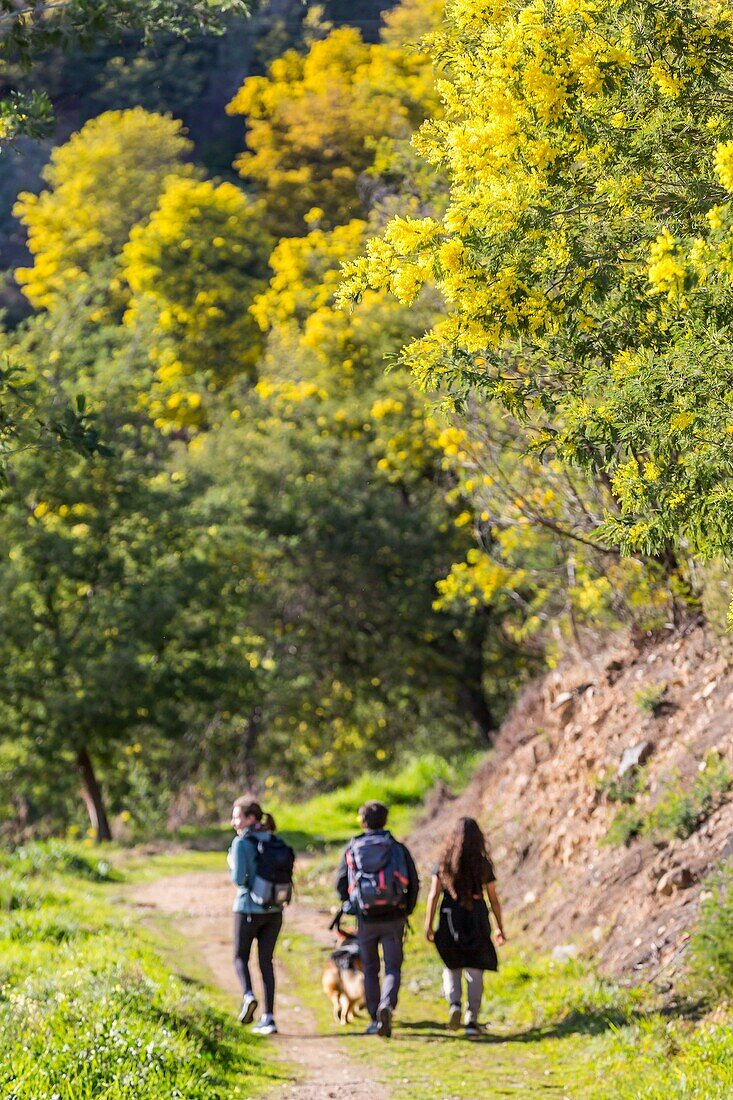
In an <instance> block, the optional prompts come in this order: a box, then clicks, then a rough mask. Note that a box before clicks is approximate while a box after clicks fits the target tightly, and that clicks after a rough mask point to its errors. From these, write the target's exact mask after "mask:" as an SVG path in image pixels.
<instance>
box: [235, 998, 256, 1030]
mask: <svg viewBox="0 0 733 1100" xmlns="http://www.w3.org/2000/svg"><path fill="white" fill-rule="evenodd" d="M256 1011H257V998H256V997H255V995H254V993H245V995H244V997H243V998H242V1008H241V1010H240V1013H239V1016H238V1019H239V1022H240V1023H242V1024H251V1023H252V1021H253V1020H254V1018H255V1012H256Z"/></svg>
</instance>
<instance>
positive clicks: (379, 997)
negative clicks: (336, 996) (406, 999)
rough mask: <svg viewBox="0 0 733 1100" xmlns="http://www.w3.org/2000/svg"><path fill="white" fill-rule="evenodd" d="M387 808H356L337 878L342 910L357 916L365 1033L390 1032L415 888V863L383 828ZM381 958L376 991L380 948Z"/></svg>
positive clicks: (385, 1035) (385, 1034)
mask: <svg viewBox="0 0 733 1100" xmlns="http://www.w3.org/2000/svg"><path fill="white" fill-rule="evenodd" d="M388 812H389V811H388V810H387V807H386V806H385V805H384V803H382V802H366V803H365V804H364V805H363V806H362V807H361V808H360V810H359V822H360V824H361V827H362V829H363V830H364V832H363V833H361V834H360V835H359V836H356V837H354V838H353V840H351V842H350V843H349V844H348V846H347V848H346V850H345V852H344V854H343V856H342V857H341V863H340V865H339V869H338V873H337V876H336V890H337V891H338V895H339V897H340V898H341V902H342V907H343V911H344V912H346V913H353V914H354V915H355V916H356V918H357V933H356V934H357V941H358V944H359V953H360V956H361V963H362V966H363V967H364V994H365V999H366V1006H367V1011H368V1012H369V1015H370V1016H371V1023H370V1024H369V1027H368V1028H367V1030H366V1034H367V1035H381V1036H382V1037H383V1038H385V1039H388V1038H389V1037H390V1035H391V1034H392V1014H393V1012H394V1010H395V1009H396V1007H397V997H398V994H399V991H400V979H401V976H402V957H403V947H402V944H403V940H404V936H405V927H406V925H407V918H408V917H409V916H410V914H411V913H412V911H413V909H414V908H415V905H416V903H417V895H418V891H419V888H420V883H419V879H418V877H417V871H416V869H415V863H414V861H413V859H412V856H411V855H410V853H409V851H408V850H407V848H406V847H405V845H404V844H400V843H399V841H397V840H395V839H394V837H393V836H392V834H391V833H390V832H388V831H387V829H386V828H385V826H386V824H387V815H388ZM380 947H381V949H382V956H383V959H384V981H383V983H382V985H381V989H380V981H379V971H380V957H379V949H380Z"/></svg>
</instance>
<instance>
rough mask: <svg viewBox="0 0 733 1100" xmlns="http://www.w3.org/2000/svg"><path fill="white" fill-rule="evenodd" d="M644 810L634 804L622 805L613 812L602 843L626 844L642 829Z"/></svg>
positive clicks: (644, 819)
mask: <svg viewBox="0 0 733 1100" xmlns="http://www.w3.org/2000/svg"><path fill="white" fill-rule="evenodd" d="M646 820H647V819H646V815H645V813H644V811H643V810H642V809H641V808H640V807H638V806H635V805H632V806H624V807H622V809H620V810H619V811H618V813H617V814H615V816H614V818H613V821H612V822H611V824H610V825H609V827H608V832H607V833H606V835H605V837H604V840H603V842H604V844H613V845H619V846H621V845H627V844H630V843H631V841H632V840H634V839H635V838H636V837H637V836H640V835H641V833H642V832H643V831H644V825H645V823H646Z"/></svg>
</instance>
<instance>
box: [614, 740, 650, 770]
mask: <svg viewBox="0 0 733 1100" xmlns="http://www.w3.org/2000/svg"><path fill="white" fill-rule="evenodd" d="M653 752H654V745H653V744H652V743H651V741H639V742H637V744H636V745H632V746H631V747H630V748H628V749H624V751H623V755H622V757H621V761H620V763H619V766H618V768H617V769H616V778H617V779H621V778H622V777H623V776H624V775H626V773H627V772H629V771H631V769H632V768H638V767H640V766H641V765H642V764H643V763H644V762H645V761H646V760H648V759H649V757H650V756H651V754H652V753H653Z"/></svg>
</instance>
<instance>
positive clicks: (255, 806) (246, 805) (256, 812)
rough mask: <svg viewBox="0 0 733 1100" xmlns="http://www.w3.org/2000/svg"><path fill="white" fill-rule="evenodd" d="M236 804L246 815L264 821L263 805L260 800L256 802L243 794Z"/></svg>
mask: <svg viewBox="0 0 733 1100" xmlns="http://www.w3.org/2000/svg"><path fill="white" fill-rule="evenodd" d="M234 805H235V806H238V807H239V809H240V810H241V811H242V813H243V814H244V816H245V817H253V818H254V819H255V821H262V807H261V806H260V804H259V802H254V801H253V800H252V799H251V798H250V797H249V796H248V795H246V794H245V795H242V797H241V798H238V799H237V800H236V802H235V803H234Z"/></svg>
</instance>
